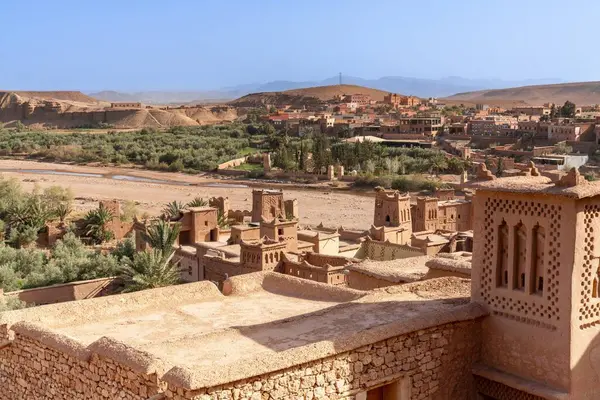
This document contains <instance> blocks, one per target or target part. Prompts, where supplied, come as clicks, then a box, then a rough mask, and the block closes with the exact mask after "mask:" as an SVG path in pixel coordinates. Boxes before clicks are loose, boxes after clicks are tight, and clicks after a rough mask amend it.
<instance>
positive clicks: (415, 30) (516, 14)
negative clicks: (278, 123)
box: [0, 0, 600, 90]
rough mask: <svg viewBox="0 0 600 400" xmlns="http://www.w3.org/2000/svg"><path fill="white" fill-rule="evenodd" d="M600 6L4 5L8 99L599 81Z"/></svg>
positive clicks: (487, 2)
mask: <svg viewBox="0 0 600 400" xmlns="http://www.w3.org/2000/svg"><path fill="white" fill-rule="evenodd" d="M599 15H600V1H597V0H579V1H577V2H569V1H566V0H560V1H558V0H543V1H541V0H520V1H516V0H503V1H499V0H430V1H427V0H421V1H418V0H417V1H415V0H411V1H404V0H371V1H364V0H293V1H292V0H210V1H209V0H170V1H165V0H101V1H87V0H29V1H21V0H0V27H1V29H2V33H1V34H0V55H1V57H0V89H44V90H46V89H81V90H97V89H117V90H151V89H177V90H181V89H190V90H192V89H209V88H218V87H222V86H227V85H235V84H240V83H252V82H267V81H272V80H297V81H298V80H320V79H324V78H327V77H330V76H333V75H335V74H337V73H338V72H339V71H341V72H343V73H344V74H346V75H352V76H360V77H363V78H378V77H381V76H391V75H394V76H409V77H420V78H440V77H444V76H450V75H457V76H462V77H467V78H503V79H507V80H508V79H528V78H560V79H563V80H570V81H575V80H576V81H582V80H600V68H599V67H600V52H598V50H597V46H595V42H596V41H597V38H598V34H597V26H598V16H599Z"/></svg>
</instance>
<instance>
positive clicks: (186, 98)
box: [87, 76, 560, 104]
mask: <svg viewBox="0 0 600 400" xmlns="http://www.w3.org/2000/svg"><path fill="white" fill-rule="evenodd" d="M558 82H560V80H559V79H555V78H548V79H529V80H522V81H503V80H499V79H468V78H462V77H456V76H454V77H444V78H440V79H424V78H411V77H402V76H384V77H380V78H377V79H364V78H360V77H353V76H342V83H343V84H350V85H358V86H364V87H369V88H372V89H378V90H382V91H386V92H394V93H402V94H405V95H413V96H418V97H447V96H451V95H454V94H455V93H462V92H471V91H477V90H483V89H499V88H510V87H514V86H522V85H524V84H532V83H539V84H548V83H558ZM338 83H339V76H332V77H329V78H326V79H323V80H320V81H289V80H276V81H271V82H266V83H250V84H240V85H235V86H228V87H223V88H220V89H214V90H189V91H168V90H165V91H142V92H134V93H125V92H118V91H101V92H95V93H87V94H88V95H90V96H91V97H95V98H97V99H99V100H102V101H108V102H111V101H141V102H143V103H147V104H170V103H173V104H189V103H193V102H207V101H226V100H233V99H237V98H239V97H242V96H245V95H247V94H250V93H260V92H283V91H286V90H292V89H301V88H307V87H317V86H329V85H337V84H338ZM124 98H126V99H127V100H121V99H124Z"/></svg>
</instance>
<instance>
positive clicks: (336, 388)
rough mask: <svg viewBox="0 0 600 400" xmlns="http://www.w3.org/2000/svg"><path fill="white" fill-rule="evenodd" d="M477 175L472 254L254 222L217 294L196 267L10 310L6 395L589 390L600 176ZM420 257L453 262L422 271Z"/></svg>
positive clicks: (498, 399)
mask: <svg viewBox="0 0 600 400" xmlns="http://www.w3.org/2000/svg"><path fill="white" fill-rule="evenodd" d="M478 178H481V179H482V180H481V181H478V182H476V183H474V184H473V185H472V186H473V188H474V189H475V190H476V193H475V196H474V198H473V210H474V212H473V220H472V221H473V229H474V238H475V243H474V249H473V254H472V255H471V254H468V253H458V254H457V253H454V254H450V255H448V256H444V257H441V258H440V257H438V258H435V259H431V258H427V260H425V265H426V266H427V267H428V268H429V269H424V268H422V266H421V264H420V263H419V260H416V257H415V260H413V261H408V263H409V264H410V263H415V264H414V265H412V266H411V265H408V264H407V265H404V264H406V263H407V261H406V260H400V261H396V263H399V264H403V265H404V266H403V267H401V266H399V267H398V269H394V268H390V265H385V264H381V263H374V262H372V261H367V262H365V263H363V265H362V267H361V264H360V263H358V262H354V261H350V262H348V261H347V259H343V258H336V257H334V256H327V255H314V257H313V256H312V255H308V256H301V257H300V258H297V259H295V260H292V259H288V257H287V255H285V248H286V246H287V245H286V243H285V239H284V238H281V237H280V238H279V240H273V239H268V238H264V239H261V240H260V241H259V242H254V243H245V242H244V241H241V242H240V244H239V245H231V246H239V247H240V251H239V254H240V258H241V259H242V260H241V261H242V262H238V263H230V264H231V266H232V268H240V269H248V270H251V269H253V270H254V271H257V272H254V273H246V274H244V275H241V276H233V277H232V276H229V277H227V278H226V279H225V280H224V282H223V284H222V293H221V292H219V291H218V290H217V287H216V286H215V285H214V284H212V283H211V282H196V283H190V284H187V285H181V286H175V287H167V288H162V289H154V290H148V291H142V292H138V293H133V294H126V295H119V296H112V297H105V298H98V299H92V300H85V301H78V302H69V303H63V304H56V305H46V306H40V307H35V308H30V309H25V310H18V311H11V312H6V313H4V314H2V315H0V386H1V388H2V392H1V393H2V398H3V399H7V400H17V399H18V400H21V399H59V400H60V399H64V400H66V399H69V400H71V399H103V398H105V399H113V398H120V399H129V400H134V399H135V400H148V399H159V398H161V399H179V400H184V399H193V400H209V399H217V400H218V399H249V400H253V399H308V398H311V399H318V398H321V399H360V400H371V399H373V400H375V399H386V400H388V399H390V400H408V399H410V400H423V399H431V400H450V399H452V400H454V399H461V400H462V399H465V400H471V399H477V400H490V399H491V400H521V399H525V400H543V399H546V400H558V399H565V400H566V399H569V400H580V399H581V400H588V399H590V400H591V399H596V398H597V397H598V393H599V392H600V386H599V384H598V377H599V373H598V371H599V370H600V361H599V360H600V358H599V357H598V348H600V347H599V346H600V335H599V333H600V331H599V329H600V317H599V316H598V315H599V313H600V311H599V310H600V300H598V299H599V298H600V294H599V289H598V284H599V280H600V278H599V264H600V262H599V260H600V250H599V249H600V236H599V233H600V184H596V183H590V182H587V181H585V179H583V177H581V176H580V175H579V174H578V172H577V171H576V170H572V171H571V172H570V173H569V174H568V175H566V176H564V177H562V178H561V179H560V180H558V181H556V182H554V183H553V182H551V181H550V179H549V178H545V177H542V176H539V171H537V170H535V167H531V168H530V170H529V171H525V172H524V174H523V176H517V177H510V178H495V177H494V176H493V175H491V174H490V173H489V171H486V170H485V168H484V167H481V168H480V171H479V173H478ZM386 199H389V200H390V201H393V203H394V204H396V205H390V207H387V206H383V204H381V205H380V206H379V212H380V215H379V214H377V211H376V217H375V221H383V222H384V225H385V223H386V222H390V223H391V224H392V223H393V224H400V225H402V224H406V223H408V224H410V223H411V221H410V217H409V218H408V219H402V217H400V215H401V212H400V211H402V210H403V209H404V208H403V207H402V206H403V204H404V203H403V201H404V200H403V199H402V196H395V195H394V196H392V198H391V199H390V198H388V197H387V196H386ZM395 212H398V217H396V215H395V214H394V213H395ZM387 216H389V219H388V218H387ZM381 218H382V219H381ZM409 229H410V228H409ZM208 243H211V242H208ZM309 245H310V247H311V248H312V246H313V245H312V244H309ZM394 245H395V246H398V247H402V249H400V248H399V249H398V251H410V247H408V246H407V245H405V244H394ZM198 248H199V249H201V248H203V247H198ZM216 250H218V249H216ZM283 257H285V258H283ZM471 257H472V260H471V261H472V262H469V260H470V259H471ZM277 258H280V259H279V261H282V262H283V263H288V264H289V267H290V275H294V274H295V275H296V276H300V275H303V274H310V273H313V274H324V275H321V277H319V278H315V279H312V280H318V281H320V282H314V281H311V279H310V277H309V279H301V278H299V277H293V276H286V275H285V274H281V273H277V272H271V271H272V270H274V269H275V268H276V266H277V265H278V264H281V263H276V261H277ZM440 259H446V260H445V261H440ZM221 260H222V263H223V265H225V264H227V263H228V261H227V259H226V258H225V257H222V258H221ZM338 267H343V268H344V269H347V270H349V271H350V273H349V274H346V273H344V272H343V271H342V272H340V271H339V269H337V270H336V268H338ZM469 267H470V268H469ZM402 268H404V273H402V271H401V270H402ZM220 271H221V272H222V271H223V270H222V269H221V270H220ZM430 271H433V272H432V273H437V274H439V275H444V274H447V273H449V274H451V275H454V276H446V277H437V278H433V279H428V280H424V281H421V280H419V279H422V276H421V275H420V274H422V273H426V274H427V273H429V272H430ZM248 272H250V271H248ZM355 272H356V273H358V274H363V275H369V276H370V277H371V278H374V279H375V281H370V282H367V283H370V284H371V287H368V288H367V287H364V289H369V290H356V289H352V288H351V287H347V285H344V284H342V283H341V280H343V279H344V278H343V277H342V276H341V275H340V273H342V274H343V275H344V276H346V279H347V283H350V282H351V280H352V279H353V275H352V274H353V273H355ZM336 274H337V275H336ZM455 274H463V276H464V277H462V278H461V277H456V276H455ZM469 276H470V277H471V279H468V277H469ZM334 277H335V278H334ZM412 277H414V278H415V279H414V280H415V281H413V282H412V283H405V284H403V285H394V284H391V285H388V284H386V283H385V282H392V283H394V281H401V280H402V282H410V281H411V280H412ZM360 282H362V283H364V282H365V281H360ZM350 286H352V285H350ZM374 287H375V289H373V288H374Z"/></svg>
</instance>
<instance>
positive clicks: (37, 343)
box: [0, 320, 479, 400]
mask: <svg viewBox="0 0 600 400" xmlns="http://www.w3.org/2000/svg"><path fill="white" fill-rule="evenodd" d="M12 329H14V333H13V334H14V339H13V340H12V341H7V339H8V338H9V334H8V332H7V331H6V330H4V331H3V332H2V333H1V334H0V387H2V399H3V400H22V399H53V400H78V399H94V400H96V399H126V400H147V399H149V398H152V396H154V395H156V394H158V393H164V396H165V397H166V398H168V399H176V400H183V399H194V400H218V399H239V400H257V399H313V398H314V399H348V400H349V399H360V398H365V397H364V396H365V394H366V391H368V390H370V389H372V388H375V387H379V386H382V385H387V384H389V383H392V382H395V381H402V382H403V386H407V387H405V389H407V390H408V393H410V397H408V398H410V399H411V400H424V399H431V400H447V399H468V398H470V396H471V394H472V393H473V377H472V374H471V365H472V363H473V361H474V360H476V359H477V357H478V352H479V349H478V345H477V343H478V340H477V338H478V337H479V320H468V321H463V322H454V323H449V324H445V325H440V326H437V327H433V328H428V329H423V330H419V331H416V332H412V333H409V334H405V335H401V336H398V337H393V338H390V339H387V340H384V341H379V342H377V343H374V344H370V345H367V346H362V347H359V348H357V349H355V350H352V351H349V352H344V353H340V354H337V355H335V356H331V357H327V358H323V359H320V360H316V361H313V362H309V363H306V364H302V365H299V366H295V367H292V368H289V369H285V370H281V371H277V372H273V373H270V374H266V375H262V376H259V377H256V378H250V379H247V380H243V381H238V382H234V383H230V384H225V385H221V386H219V387H214V388H208V389H200V390H187V389H184V388H182V387H180V386H176V385H174V384H173V383H172V382H169V383H166V381H165V380H162V379H161V376H162V373H163V371H162V368H163V367H162V366H161V364H160V362H159V361H158V360H146V361H144V362H143V363H137V364H135V366H134V365H133V364H132V365H130V366H129V363H127V362H126V361H124V360H121V361H116V360H115V359H118V358H119V357H114V358H113V357H110V356H109V355H110V354H111V353H114V354H119V353H120V352H121V350H122V349H121V350H119V347H120V346H122V345H121V344H120V343H119V342H115V341H112V340H110V339H100V340H99V341H97V342H94V343H93V344H92V345H90V346H88V347H87V348H85V347H82V346H81V345H79V344H77V343H75V342H70V341H69V339H65V341H62V342H56V341H55V340H54V339H55V338H54V337H53V335H52V334H49V333H47V332H44V331H36V328H35V327H34V328H28V327H27V326H24V325H20V324H17V325H15V326H13V327H12ZM65 349H67V350H65ZM132 351H133V352H134V353H136V354H130V356H131V357H130V358H131V359H134V360H137V361H139V360H144V359H145V358H147V356H146V355H144V354H141V353H140V354H138V353H137V352H136V351H135V350H132ZM124 363H125V364H124ZM405 393H406V392H405ZM160 398H162V397H160ZM402 400H404V398H403V399H402Z"/></svg>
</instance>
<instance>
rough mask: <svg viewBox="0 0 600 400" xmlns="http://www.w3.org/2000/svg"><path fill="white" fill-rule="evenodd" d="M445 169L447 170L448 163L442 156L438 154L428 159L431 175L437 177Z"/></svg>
mask: <svg viewBox="0 0 600 400" xmlns="http://www.w3.org/2000/svg"><path fill="white" fill-rule="evenodd" d="M446 168H448V161H446V157H444V156H443V155H441V154H439V155H436V156H434V157H431V158H430V159H429V169H430V172H431V173H432V174H435V175H437V174H439V173H440V171H442V170H445V169H446Z"/></svg>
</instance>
